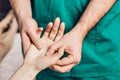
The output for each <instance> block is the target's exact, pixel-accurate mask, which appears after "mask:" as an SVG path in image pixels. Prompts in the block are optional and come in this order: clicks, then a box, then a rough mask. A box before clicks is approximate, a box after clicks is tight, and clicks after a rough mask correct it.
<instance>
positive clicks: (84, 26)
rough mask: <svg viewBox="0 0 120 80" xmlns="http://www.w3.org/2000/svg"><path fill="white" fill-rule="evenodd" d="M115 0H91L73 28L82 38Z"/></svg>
mask: <svg viewBox="0 0 120 80" xmlns="http://www.w3.org/2000/svg"><path fill="white" fill-rule="evenodd" d="M115 1H116V0H109V1H108V0H91V1H90V3H89V4H88V6H87V8H86V10H85V12H84V13H83V15H82V16H81V18H80V20H79V21H78V23H77V24H76V26H75V28H74V30H77V31H78V32H79V34H81V37H82V38H84V37H85V36H86V34H87V33H88V32H89V30H91V29H92V28H93V27H94V26H95V25H96V23H97V22H98V21H99V20H100V19H101V18H102V17H103V16H104V15H105V14H106V13H107V12H108V11H109V9H110V8H111V7H112V5H113V4H114V3H115Z"/></svg>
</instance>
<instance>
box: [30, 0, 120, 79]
mask: <svg viewBox="0 0 120 80" xmlns="http://www.w3.org/2000/svg"><path fill="white" fill-rule="evenodd" d="M88 3H89V0H32V11H33V18H34V19H35V20H36V21H37V23H38V25H39V26H43V27H44V28H46V25H47V24H48V22H51V21H52V22H53V21H54V19H55V18H56V17H60V19H61V21H62V22H65V24H66V28H65V33H67V32H69V31H70V30H71V29H72V28H73V27H74V26H75V24H76V23H77V22H78V20H79V18H80V17H81V15H82V14H83V12H84V10H85V9H86V7H87V5H88ZM98 6H99V5H98ZM119 36H120V0H117V1H116V3H115V4H114V6H113V7H112V8H111V9H110V11H109V12H108V13H107V14H106V15H105V16H104V17H103V18H102V19H101V20H100V21H99V22H98V23H97V24H96V25H95V27H94V28H93V29H92V30H91V31H90V32H89V33H88V34H87V36H86V37H85V39H84V42H83V45H82V59H81V62H80V63H79V64H78V65H76V66H75V67H74V68H73V69H72V70H71V71H70V72H67V73H59V72H55V71H52V70H50V69H46V70H44V71H45V72H46V73H47V74H49V75H54V76H60V77H69V76H71V77H91V76H102V75H107V74H112V73H116V72H119V71H120V61H119V59H120V44H119V43H120V37H119ZM39 75H40V74H39ZM39 75H38V76H39Z"/></svg>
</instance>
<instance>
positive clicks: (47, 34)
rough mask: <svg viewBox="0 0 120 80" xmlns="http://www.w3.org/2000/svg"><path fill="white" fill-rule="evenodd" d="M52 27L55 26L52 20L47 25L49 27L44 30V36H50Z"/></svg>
mask: <svg viewBox="0 0 120 80" xmlns="http://www.w3.org/2000/svg"><path fill="white" fill-rule="evenodd" d="M52 27H53V23H52V22H50V23H49V24H48V25H47V28H46V30H45V32H44V35H43V37H48V36H49V33H50V31H51V29H52Z"/></svg>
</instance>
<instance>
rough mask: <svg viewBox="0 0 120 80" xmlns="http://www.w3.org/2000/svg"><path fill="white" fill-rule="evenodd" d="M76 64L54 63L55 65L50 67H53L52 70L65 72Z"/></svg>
mask: <svg viewBox="0 0 120 80" xmlns="http://www.w3.org/2000/svg"><path fill="white" fill-rule="evenodd" d="M74 66H75V64H70V65H67V66H58V65H53V66H51V67H50V68H51V69H52V70H55V71H58V72H61V73H64V72H69V71H70V70H71V69H72V68H73V67H74Z"/></svg>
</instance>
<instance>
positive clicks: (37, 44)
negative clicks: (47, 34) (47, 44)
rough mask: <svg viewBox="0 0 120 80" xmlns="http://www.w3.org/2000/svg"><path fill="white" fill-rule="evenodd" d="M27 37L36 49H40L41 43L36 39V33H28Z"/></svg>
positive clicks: (38, 38)
mask: <svg viewBox="0 0 120 80" xmlns="http://www.w3.org/2000/svg"><path fill="white" fill-rule="evenodd" d="M28 35H29V38H30V40H31V41H32V43H33V44H34V45H35V46H36V47H37V48H38V49H41V48H42V41H41V40H40V37H38V34H37V32H36V31H28Z"/></svg>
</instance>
